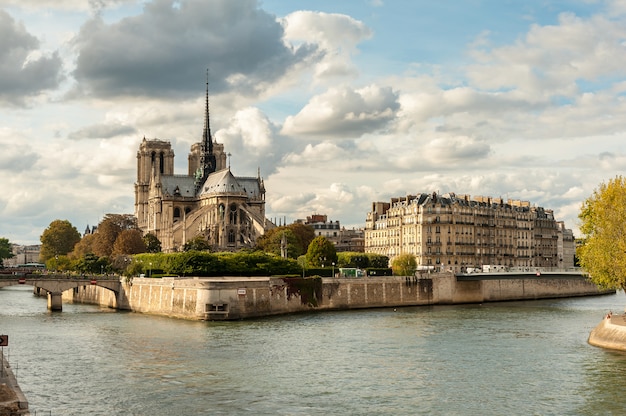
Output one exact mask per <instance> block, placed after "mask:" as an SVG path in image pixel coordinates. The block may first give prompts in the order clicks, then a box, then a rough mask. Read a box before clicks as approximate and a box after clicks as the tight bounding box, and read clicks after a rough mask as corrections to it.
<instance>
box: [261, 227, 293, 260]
mask: <svg viewBox="0 0 626 416" xmlns="http://www.w3.org/2000/svg"><path fill="white" fill-rule="evenodd" d="M283 238H284V239H285V241H286V243H287V246H286V249H287V257H288V258H291V259H297V258H298V256H300V255H302V254H304V252H303V251H302V248H301V246H300V241H299V239H298V237H297V236H296V235H295V234H294V233H293V232H292V231H291V230H290V229H288V228H287V227H279V228H274V229H272V230H270V232H269V233H268V234H266V235H263V236H262V237H261V238H260V239H259V240H260V241H258V242H257V249H260V250H261V251H264V252H266V253H271V254H275V255H277V256H280V255H282V243H283Z"/></svg>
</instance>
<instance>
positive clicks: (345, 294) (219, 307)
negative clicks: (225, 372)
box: [64, 273, 614, 320]
mask: <svg viewBox="0 0 626 416" xmlns="http://www.w3.org/2000/svg"><path fill="white" fill-rule="evenodd" d="M122 286H123V290H122V291H121V292H120V293H119V294H118V295H117V296H116V294H115V293H114V292H112V291H109V290H107V289H103V288H100V287H97V286H86V287H83V288H77V289H74V290H72V291H67V292H66V293H64V300H65V301H69V302H84V303H95V304H99V305H103V306H108V307H111V308H116V309H121V310H131V311H135V312H141V313H148V314H156V315H163V316H171V317H176V318H183V319H193V320H235V319H246V318H255V317H263V316H271V315H280V314H288V313H297V312H307V311H316V310H345V309H363V308H381V307H400V306H419V305H440V304H463V303H482V302H496V301H507V300H530V299H546V298H559V297H574V296H592V295H600V294H605V293H614V291H609V292H602V291H600V290H599V289H598V288H597V287H596V286H595V285H594V284H592V283H591V282H590V281H588V280H587V279H586V278H585V277H584V276H583V275H581V274H577V275H572V274H569V275H553V276H542V277H536V276H534V275H529V276H527V277H523V276H515V277H513V278H511V277H510V276H509V277H507V276H504V275H502V276H498V275H494V274H491V275H490V276H489V277H488V278H484V279H482V278H481V277H480V276H477V277H475V278H473V280H467V281H463V280H457V277H456V276H455V275H453V274H451V273H440V274H429V275H424V277H422V278H416V277H374V278H358V279H355V278H351V279H350V278H346V279H332V278H323V279H322V278H320V279H305V281H303V280H302V279H297V278H278V277H218V278H173V277H172V278H167V277H166V278H161V279H150V278H134V279H133V280H132V282H131V283H128V284H123V285H122Z"/></svg>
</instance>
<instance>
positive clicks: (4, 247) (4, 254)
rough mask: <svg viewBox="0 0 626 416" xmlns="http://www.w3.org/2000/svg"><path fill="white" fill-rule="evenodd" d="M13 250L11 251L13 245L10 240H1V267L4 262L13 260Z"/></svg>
mask: <svg viewBox="0 0 626 416" xmlns="http://www.w3.org/2000/svg"><path fill="white" fill-rule="evenodd" d="M13 257H14V254H13V250H11V243H10V242H9V239H8V238H0V266H2V260H4V259H10V258H13Z"/></svg>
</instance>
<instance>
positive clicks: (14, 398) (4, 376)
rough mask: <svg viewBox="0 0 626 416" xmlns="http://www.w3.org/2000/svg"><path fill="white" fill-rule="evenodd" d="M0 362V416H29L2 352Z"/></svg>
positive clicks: (24, 401)
mask: <svg viewBox="0 0 626 416" xmlns="http://www.w3.org/2000/svg"><path fill="white" fill-rule="evenodd" d="M0 361H1V365H2V367H1V368H0V416H18V415H30V411H29V410H28V401H27V400H26V397H25V396H24V393H22V390H21V389H20V386H19V385H18V384H17V379H16V378H15V375H14V374H13V371H12V369H11V366H10V365H9V362H8V361H7V360H5V358H4V355H3V354H2V352H0Z"/></svg>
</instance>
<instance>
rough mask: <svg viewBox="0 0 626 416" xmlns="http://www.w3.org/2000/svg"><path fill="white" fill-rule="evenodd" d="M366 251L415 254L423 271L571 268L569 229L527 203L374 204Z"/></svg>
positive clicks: (436, 199) (432, 198) (416, 200)
mask: <svg viewBox="0 0 626 416" xmlns="http://www.w3.org/2000/svg"><path fill="white" fill-rule="evenodd" d="M365 252H368V253H377V254H382V255H385V256H388V257H389V258H390V259H393V258H394V257H396V256H398V255H399V254H402V253H409V254H413V255H415V257H416V260H417V263H418V265H419V266H420V267H428V268H431V267H432V268H434V269H437V270H450V271H453V272H463V271H466V270H467V269H469V268H471V269H474V268H479V269H482V267H483V266H484V265H494V266H495V265H499V266H504V267H521V268H532V267H542V268H543V267H551V268H557V267H561V268H563V267H573V252H574V239H573V235H572V234H571V230H567V229H565V226H564V224H562V225H559V224H558V223H557V221H555V219H554V214H553V212H552V210H548V209H544V208H541V207H533V206H531V205H530V202H528V201H518V200H508V201H504V200H503V199H502V198H491V197H482V196H478V197H475V198H474V199H470V196H469V195H459V196H457V195H455V194H453V193H449V194H444V195H440V194H438V193H432V194H427V193H423V194H419V195H408V196H406V197H400V198H392V199H391V202H374V203H372V210H371V211H370V212H368V213H367V219H366V223H365Z"/></svg>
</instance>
